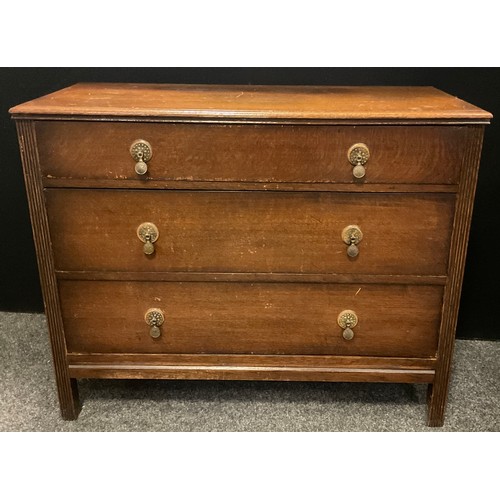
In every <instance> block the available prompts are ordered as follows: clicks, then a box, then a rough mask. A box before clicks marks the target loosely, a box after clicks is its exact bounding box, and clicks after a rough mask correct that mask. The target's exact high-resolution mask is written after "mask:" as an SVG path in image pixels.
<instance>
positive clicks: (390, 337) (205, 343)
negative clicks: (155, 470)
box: [59, 281, 443, 357]
mask: <svg viewBox="0 0 500 500" xmlns="http://www.w3.org/2000/svg"><path fill="white" fill-rule="evenodd" d="M59 285H60V297H61V304H62V311H63V318H64V325H65V330H66V338H67V343H68V350H69V351H70V352H88V353H92V352H103V353H106V352H108V353H112V352H118V353H119V352H122V353H130V352H134V353H186V354H187V353H227V354H230V353H233V354H236V353H240V354H276V355H277V354H302V355H304V354H335V355H370V356H403V357H413V356H416V357H429V356H434V355H435V352H436V347H437V328H438V324H439V319H440V310H441V299H442V291H443V288H442V287H440V286H424V285H422V286H403V285H392V286H384V285H365V286H362V287H360V286H358V285H321V284H292V283H289V284H280V283H274V284H269V283H268V284H257V283H167V282H163V283H154V282H109V281H108V282H95V281H93V282H91V281H77V282H72V281H61V282H60V284H59ZM154 307H156V308H160V309H161V310H162V311H163V312H164V315H165V323H164V324H163V325H162V327H161V330H162V335H161V336H160V338H158V339H153V338H151V337H150V335H149V327H148V325H147V324H146V323H145V320H144V315H145V313H146V311H147V310H148V309H149V308H154ZM345 309H352V310H354V311H355V312H356V313H357V315H358V317H359V324H358V325H357V326H356V327H355V329H354V330H355V337H354V339H353V340H351V341H346V340H344V339H343V337H342V329H341V328H340V327H339V326H338V325H337V317H338V315H339V313H341V312H342V311H343V310H345Z"/></svg>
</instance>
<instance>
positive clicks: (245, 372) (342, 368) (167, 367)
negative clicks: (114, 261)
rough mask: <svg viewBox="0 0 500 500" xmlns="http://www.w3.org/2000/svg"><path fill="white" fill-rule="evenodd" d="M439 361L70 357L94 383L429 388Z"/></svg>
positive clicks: (73, 367)
mask: <svg viewBox="0 0 500 500" xmlns="http://www.w3.org/2000/svg"><path fill="white" fill-rule="evenodd" d="M435 362H436V360H435V358H395V357H391V358H384V357H369V356H317V355H316V356H269V355H264V356H262V355H261V356H259V355H250V356H248V355H228V354H217V355H209V354H198V355H193V354H102V353H101V354H96V353H93V354H75V353H70V354H68V363H69V366H70V371H71V373H72V374H73V375H74V376H76V377H96V378H122V377H124V376H126V377H127V378H141V379H145V378H164V379H176V378H180V379H183V378H191V379H206V378H209V379H215V380H223V379H224V380H234V379H237V380H282V381H284V380H302V381H303V380H311V381H313V380H315V381H344V382H349V381H358V382H359V381H363V380H365V381H366V380H370V381H372V382H407V383H425V382H431V381H432V380H433V375H434V366H435Z"/></svg>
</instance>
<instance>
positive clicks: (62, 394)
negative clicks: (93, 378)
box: [57, 378, 81, 420]
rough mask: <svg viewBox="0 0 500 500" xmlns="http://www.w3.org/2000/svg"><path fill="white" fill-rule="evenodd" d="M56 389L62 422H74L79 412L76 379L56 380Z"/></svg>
mask: <svg viewBox="0 0 500 500" xmlns="http://www.w3.org/2000/svg"><path fill="white" fill-rule="evenodd" d="M57 389H58V396H59V406H60V409H61V416H62V418H63V419H64V420H76V419H77V418H78V414H79V413H80V410H81V405H80V399H79V396H78V383H77V381H76V379H75V378H68V379H66V380H64V381H61V380H58V381H57Z"/></svg>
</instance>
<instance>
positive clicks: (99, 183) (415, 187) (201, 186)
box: [43, 177, 458, 193]
mask: <svg viewBox="0 0 500 500" xmlns="http://www.w3.org/2000/svg"><path fill="white" fill-rule="evenodd" d="M43 185H44V186H45V187H48V188H51V187H53V188H91V189H101V188H103V189H110V188H119V189H124V188H126V189H169V190H170V189H174V190H187V191H192V190H197V191H224V190H226V191H318V192H348V193H457V192H458V185H457V184H371V183H365V182H360V183H357V184H356V183H338V184H333V183H326V182H323V183H312V182H309V183H304V182H233V181H220V182H219V181H158V180H154V179H148V180H147V182H146V183H145V182H144V180H142V181H141V180H133V179H128V180H116V179H67V178H59V179H58V178H48V177H44V178H43Z"/></svg>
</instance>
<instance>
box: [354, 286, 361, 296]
mask: <svg viewBox="0 0 500 500" xmlns="http://www.w3.org/2000/svg"><path fill="white" fill-rule="evenodd" d="M359 292H361V288H358V291H357V292H356V293H355V294H354V296H355V297H356V295H358V293H359Z"/></svg>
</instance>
